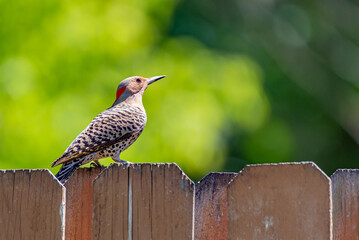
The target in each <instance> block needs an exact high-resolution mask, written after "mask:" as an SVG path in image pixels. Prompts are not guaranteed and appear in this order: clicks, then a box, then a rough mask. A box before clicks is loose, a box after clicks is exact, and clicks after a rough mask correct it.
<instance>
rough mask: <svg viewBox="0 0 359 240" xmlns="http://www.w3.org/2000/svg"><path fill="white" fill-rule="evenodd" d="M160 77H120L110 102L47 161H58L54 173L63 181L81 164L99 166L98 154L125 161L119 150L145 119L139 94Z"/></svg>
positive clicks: (132, 141)
mask: <svg viewBox="0 0 359 240" xmlns="http://www.w3.org/2000/svg"><path fill="white" fill-rule="evenodd" d="M164 77H165V75H162V76H155V77H151V78H144V77H140V76H133V77H129V78H126V79H124V80H122V81H121V82H120V84H119V85H118V87H117V91H116V100H115V102H114V103H113V104H112V106H111V107H110V108H108V109H106V110H104V111H103V112H101V113H100V114H99V115H97V116H96V117H95V118H94V119H93V120H92V121H91V122H90V124H89V125H88V126H87V127H86V128H85V129H84V130H83V131H82V132H81V133H80V134H79V135H78V136H77V137H76V138H75V139H74V140H73V142H72V143H71V144H70V145H69V147H68V148H67V149H66V150H65V152H64V153H63V154H62V156H61V157H59V158H58V159H56V160H55V161H54V162H53V163H52V164H51V166H52V167H55V166H57V165H60V164H62V166H61V168H60V170H59V172H58V173H57V174H56V175H55V177H56V178H57V179H58V180H59V181H60V182H61V183H63V184H64V183H65V182H66V181H67V180H68V179H69V178H70V176H71V175H72V174H73V173H74V172H75V170H76V169H77V168H79V167H80V166H81V165H84V164H86V163H89V162H92V163H91V165H94V166H95V167H100V166H101V164H100V163H99V161H98V160H99V159H101V158H106V157H111V158H112V160H113V161H115V162H126V161H124V160H121V159H120V153H121V152H123V151H124V150H126V149H127V148H128V147H129V146H130V145H132V144H133V143H134V142H135V141H136V139H137V138H138V137H139V136H140V134H141V133H142V131H143V129H144V127H145V125H146V122H147V115H146V111H145V108H144V106H143V104H142V95H143V93H144V92H145V90H146V89H147V87H148V86H149V85H150V84H152V83H154V82H156V81H157V80H159V79H162V78H164Z"/></svg>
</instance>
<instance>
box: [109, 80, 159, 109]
mask: <svg viewBox="0 0 359 240" xmlns="http://www.w3.org/2000/svg"><path fill="white" fill-rule="evenodd" d="M164 77H165V75H163V76H156V77H151V78H144V77H140V76H134V77H129V78H126V79H124V80H122V81H121V82H120V84H119V85H118V87H117V92H116V100H115V103H114V104H113V105H115V104H117V103H120V102H122V101H125V100H126V99H127V98H129V97H131V96H134V95H140V96H142V94H143V93H144V91H145V90H146V88H147V87H148V85H150V84H152V83H154V82H156V81H157V80H159V79H161V78H164Z"/></svg>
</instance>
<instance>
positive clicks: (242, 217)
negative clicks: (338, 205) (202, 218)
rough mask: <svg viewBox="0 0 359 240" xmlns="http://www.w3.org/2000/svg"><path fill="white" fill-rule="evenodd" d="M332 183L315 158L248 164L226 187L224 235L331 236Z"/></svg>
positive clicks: (284, 237) (276, 237)
mask: <svg viewBox="0 0 359 240" xmlns="http://www.w3.org/2000/svg"><path fill="white" fill-rule="evenodd" d="M331 226H332V223H331V183H330V179H329V178H328V177H327V176H326V175H325V174H324V173H323V172H322V171H321V170H320V169H319V168H318V167H317V166H316V165H315V164H314V163H283V164H263V165H249V166H246V167H245V168H244V169H243V170H242V171H241V172H239V174H238V175H237V176H236V177H235V178H234V179H233V180H232V182H231V183H230V184H229V186H228V239H291V240H295V239H316V240H320V239H323V240H324V239H325V240H328V239H332V236H331Z"/></svg>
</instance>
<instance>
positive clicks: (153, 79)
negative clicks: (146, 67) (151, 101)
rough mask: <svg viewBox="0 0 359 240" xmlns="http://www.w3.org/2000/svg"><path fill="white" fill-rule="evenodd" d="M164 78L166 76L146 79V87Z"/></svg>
mask: <svg viewBox="0 0 359 240" xmlns="http://www.w3.org/2000/svg"><path fill="white" fill-rule="evenodd" d="M164 77H166V75H162V76H156V77H151V78H149V79H147V81H146V83H147V84H148V85H150V84H152V83H154V82H156V81H157V80H160V79H161V78H164Z"/></svg>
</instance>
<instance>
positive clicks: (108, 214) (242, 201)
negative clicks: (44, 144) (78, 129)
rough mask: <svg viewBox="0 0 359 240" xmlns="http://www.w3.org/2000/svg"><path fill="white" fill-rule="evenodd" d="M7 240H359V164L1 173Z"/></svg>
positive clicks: (1, 223)
mask: <svg viewBox="0 0 359 240" xmlns="http://www.w3.org/2000/svg"><path fill="white" fill-rule="evenodd" d="M0 239H1V240H7V239H11V240H12V239H36V240H42V239H44V240H49V239H50V240H52V239H66V240H70V239H74V240H89V239H93V240H97V239H105V240H107V239H116V240H118V239H126V240H128V239H130V240H132V239H133V240H139V239H141V240H143V239H144V240H147V239H153V240H157V239H159V240H162V239H163V240H169V239H179V240H187V239H196V240H210V239H215V240H217V239H218V240H221V239H258V240H262V239H268V240H269V239H283V240H285V239H288V240H295V239H301V240H302V239H305V240H306V239H315V240H321V239H334V240H337V239H341V240H343V239H345V240H347V239H353V240H354V239H355V240H358V239H359V170H358V169H356V170H338V171H336V172H335V173H334V174H333V175H332V176H331V178H329V177H327V176H326V175H325V174H324V173H323V172H322V171H321V170H320V169H319V168H318V167H317V166H316V165H315V164H314V163H311V162H302V163H281V164H263V165H248V166H246V167H245V168H244V169H243V170H242V171H240V172H239V173H210V174H208V175H207V176H206V177H204V178H203V179H202V180H201V181H200V182H198V183H197V184H194V183H193V182H192V181H191V180H190V179H189V178H188V177H187V176H186V175H185V174H184V173H183V172H182V171H181V169H179V167H178V166H177V165H176V164H112V165H111V166H110V167H108V168H106V169H101V168H96V169H95V168H82V169H79V170H77V171H76V172H75V174H74V175H73V176H72V177H71V178H70V179H69V181H68V182H67V183H66V184H65V186H63V185H61V184H60V183H59V182H58V181H57V180H56V179H55V177H54V176H53V174H52V173H51V172H50V171H49V170H1V171H0Z"/></svg>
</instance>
